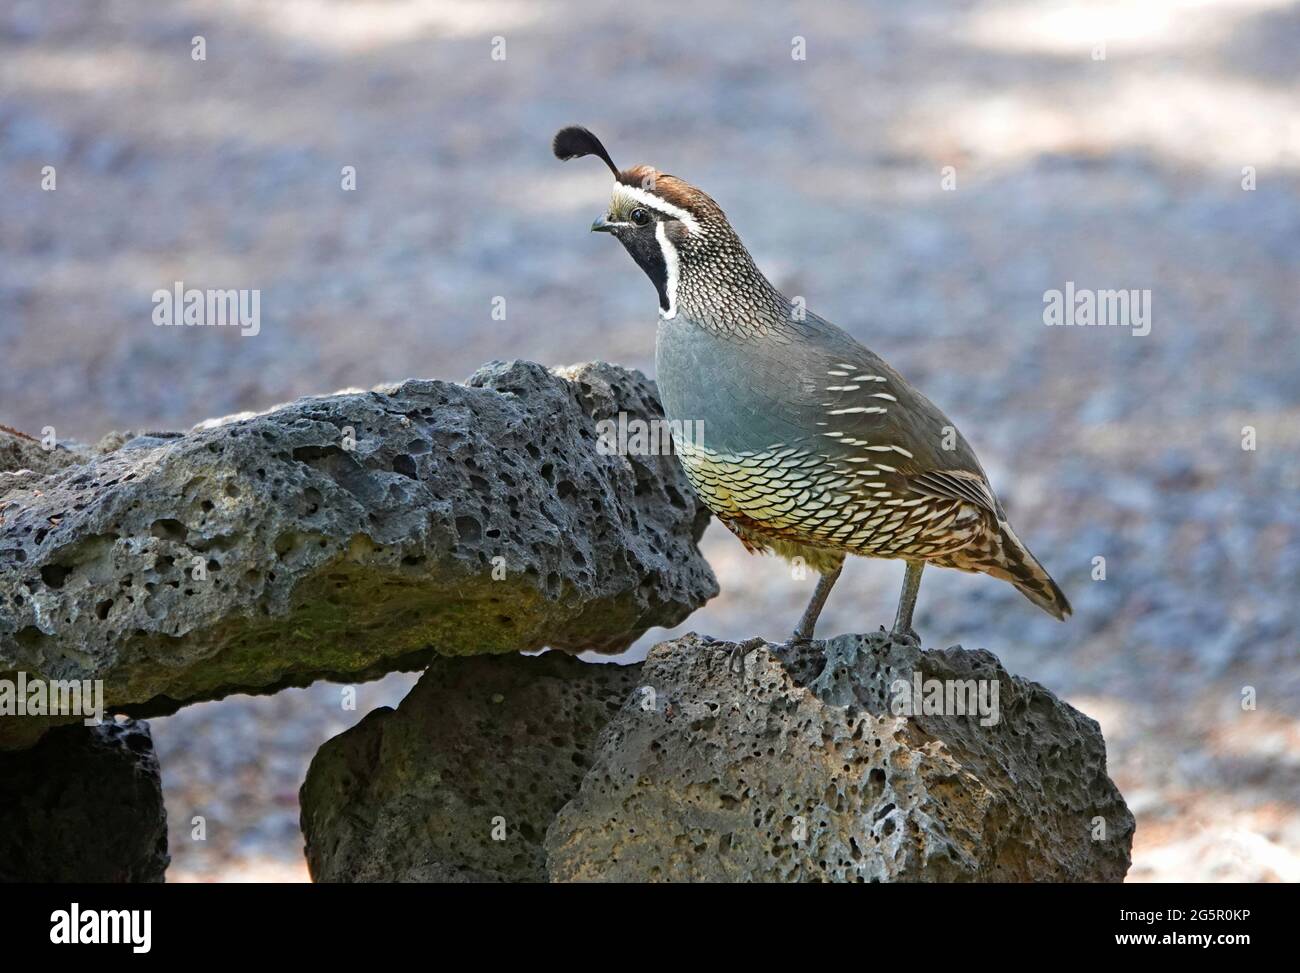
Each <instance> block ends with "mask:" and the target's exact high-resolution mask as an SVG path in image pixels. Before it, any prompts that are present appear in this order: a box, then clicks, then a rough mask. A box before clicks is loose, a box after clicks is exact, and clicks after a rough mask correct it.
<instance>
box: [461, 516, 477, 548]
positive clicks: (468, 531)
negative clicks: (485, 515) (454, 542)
mask: <svg viewBox="0 0 1300 973" xmlns="http://www.w3.org/2000/svg"><path fill="white" fill-rule="evenodd" d="M456 533H457V534H459V535H460V539H461V540H462V541H465V542H467V543H471V544H472V543H474V542H475V541H477V540H478V539H479V538H480V537H482V536H483V527H482V525H481V524H480V523H479V522H478V521H477V520H475V519H474V518H473V517H457V518H456Z"/></svg>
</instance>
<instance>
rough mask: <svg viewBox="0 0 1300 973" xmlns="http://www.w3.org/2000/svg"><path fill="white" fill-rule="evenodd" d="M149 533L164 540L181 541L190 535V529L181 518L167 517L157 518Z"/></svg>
mask: <svg viewBox="0 0 1300 973" xmlns="http://www.w3.org/2000/svg"><path fill="white" fill-rule="evenodd" d="M149 533H151V534H153V536H154V537H157V538H160V539H162V540H167V541H176V542H177V543H180V542H182V541H184V540H185V538H186V537H187V536H188V535H189V530H188V529H187V528H186V526H185V525H184V524H182V523H181V522H180V521H179V520H173V519H171V518H170V517H165V518H163V519H161V520H155V521H154V522H153V524H152V525H151V526H150V527H149Z"/></svg>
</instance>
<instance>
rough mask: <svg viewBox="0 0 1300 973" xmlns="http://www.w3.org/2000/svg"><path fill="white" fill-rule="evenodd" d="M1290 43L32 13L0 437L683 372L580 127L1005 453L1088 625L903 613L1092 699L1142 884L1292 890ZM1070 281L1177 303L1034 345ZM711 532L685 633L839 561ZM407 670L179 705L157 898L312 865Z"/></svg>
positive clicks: (949, 16) (534, 14)
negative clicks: (50, 171) (317, 822)
mask: <svg viewBox="0 0 1300 973" xmlns="http://www.w3.org/2000/svg"><path fill="white" fill-rule="evenodd" d="M195 37H202V38H203V40H204V45H205V48H206V49H205V52H204V53H205V54H206V59H205V60H194V59H193V57H192V52H193V50H194V46H193V39H194V38H195ZM800 38H802V40H803V46H804V51H805V52H806V58H805V59H802V60H799V59H796V58H795V57H793V56H792V54H793V53H796V52H797V49H798V39H800ZM494 39H495V40H494ZM494 51H495V52H497V57H496V58H495V59H494V57H493V52H494ZM1298 52H1300V7H1298V6H1297V5H1295V4H1291V3H1283V2H1278V0H1218V2H1175V0H1122V2H1116V3H1108V2H1050V0H1046V2H1045V0H1022V2H987V3H985V2H957V3H937V2H930V0H913V2H909V3H906V4H898V3H891V2H880V3H862V2H823V3H817V4H815V5H813V4H809V5H806V8H804V7H795V6H794V5H786V4H782V5H780V6H779V7H775V6H774V7H770V8H769V7H766V6H762V5H758V4H755V3H750V2H741V0H721V2H714V3H709V4H700V3H678V2H665V0H660V2H657V3H655V4H652V5H642V6H635V5H628V4H595V3H591V4H583V3H564V2H539V0H528V2H525V0H483V2H478V3H473V4H470V3H455V2H418V0H370V2H361V0H281V2H277V3H258V2H254V0H174V2H166V3H159V2H147V0H132V2H122V0H80V2H74V0H7V2H6V3H5V4H4V5H3V6H0V363H2V365H0V423H4V424H7V425H11V426H14V427H17V428H19V429H22V430H24V431H27V432H29V433H33V434H36V435H39V434H40V432H39V430H41V429H42V428H44V427H46V426H52V427H54V429H55V430H57V435H58V436H59V437H60V438H61V439H75V440H80V441H85V442H94V441H95V440H97V439H98V438H99V437H100V436H101V435H103V434H104V433H106V432H108V431H110V430H114V429H117V430H122V429H134V430H137V431H143V430H157V429H183V428H186V427H188V426H190V425H191V424H193V423H195V422H197V421H199V420H201V419H204V418H206V417H209V416H214V415H222V414H226V413H230V412H234V411H237V410H243V409H261V408H266V407H269V406H271V405H274V404H275V403H277V402H281V401H285V400H288V399H292V398H295V397H297V396H300V395H305V394H310V393H323V392H330V391H333V390H335V389H337V388H341V387H345V386H362V387H369V386H371V385H374V384H377V383H379V382H381V381H386V380H396V379H402V378H405V377H408V376H418V377H433V378H443V379H454V380H459V379H463V378H464V377H465V376H467V375H468V374H469V373H470V372H471V371H472V370H473V369H474V368H475V367H476V366H478V365H479V364H481V363H482V362H485V361H488V360H490V359H494V358H496V359H509V358H526V359H533V360H536V361H540V362H544V363H547V364H553V365H554V364H567V363H571V362H575V361H583V360H589V359H592V358H603V359H607V360H610V361H616V362H620V363H622V364H624V365H628V366H632V367H637V368H641V369H643V370H644V371H646V372H647V374H651V375H653V370H654V330H655V320H656V317H655V307H656V304H655V298H654V294H653V290H652V289H651V287H650V285H649V283H648V282H647V281H646V280H645V278H644V277H643V275H642V274H641V272H640V271H639V270H638V269H637V268H636V267H635V266H634V265H633V264H632V262H631V260H630V259H629V258H628V257H627V255H626V254H625V253H624V252H623V251H622V249H621V248H619V247H618V246H616V245H615V244H613V243H612V242H611V241H610V240H609V239H607V238H604V237H600V236H593V235H592V234H589V233H588V232H587V227H588V226H589V225H590V222H591V220H592V218H593V217H595V216H596V215H598V214H600V213H601V212H603V207H604V205H605V203H606V202H607V200H608V194H609V188H610V185H609V177H608V174H607V173H606V172H605V170H604V168H603V167H602V166H601V165H600V164H599V163H598V162H595V161H593V160H585V161H580V162H573V163H570V164H568V165H560V164H559V163H557V162H556V161H555V160H554V159H553V158H552V157H551V153H550V138H551V135H552V134H553V133H554V131H555V130H556V129H557V128H559V127H560V126H562V125H563V124H566V123H571V122H580V123H583V124H586V125H588V126H590V127H591V128H592V129H593V130H594V131H595V132H596V133H597V134H598V135H599V136H600V137H601V138H602V139H603V140H604V141H605V143H606V145H607V146H608V147H609V149H610V151H611V153H612V155H613V157H614V159H615V161H617V162H618V163H619V164H620V165H621V166H629V165H631V164H633V163H636V162H649V163H652V164H654V165H656V166H658V167H659V168H661V169H663V170H665V171H668V172H672V173H675V174H677V175H680V176H682V177H683V178H685V179H687V180H688V181H691V182H693V183H695V184H697V185H699V186H701V187H703V188H704V189H705V190H706V191H708V192H709V193H710V194H711V195H713V196H714V197H715V198H716V199H717V200H718V201H719V202H720V203H721V205H722V206H723V208H724V209H725V210H726V211H727V213H728V214H729V216H730V217H731V220H732V222H733V224H734V225H735V226H736V228H737V229H738V231H739V232H740V234H741V236H742V237H743V239H744V240H745V241H746V243H747V244H748V245H749V247H750V249H751V251H752V252H753V253H754V255H755V257H756V259H757V260H758V262H759V264H760V266H762V267H763V268H764V269H765V270H766V271H767V273H768V275H769V276H770V277H771V278H772V279H773V281H774V282H775V283H776V284H777V285H778V286H779V287H781V289H782V290H784V291H785V292H786V293H787V294H799V295H803V296H805V297H806V298H807V301H808V305H809V307H811V308H812V309H814V310H816V311H818V312H819V313H821V314H822V315H824V316H826V317H828V318H830V319H831V320H833V321H835V322H837V323H838V324H840V325H841V326H843V327H845V328H847V329H848V330H850V331H851V332H852V333H854V334H855V335H856V336H857V337H858V338H859V339H861V340H862V341H863V342H864V343H866V344H867V345H868V346H869V347H871V348H872V349H873V350H875V351H876V352H877V353H879V354H881V355H882V356H884V357H885V358H886V359H887V360H889V361H890V362H891V363H892V364H893V365H894V366H895V367H897V368H898V369H899V370H900V371H902V372H903V373H904V374H905V375H906V376H908V377H909V378H910V379H911V380H912V381H913V382H914V383H916V384H917V385H919V386H920V387H921V388H922V389H923V390H924V391H925V392H926V393H927V394H928V395H929V396H930V397H931V398H932V399H934V400H935V401H936V402H937V403H938V404H939V405H940V407H941V408H943V409H944V410H945V411H946V412H947V413H948V414H949V415H950V416H951V417H952V419H953V420H954V421H955V422H956V423H957V425H958V426H959V427H960V428H961V429H962V430H963V432H964V433H965V434H966V436H967V438H968V439H969V440H970V441H971V443H972V444H973V445H974V447H975V448H976V450H977V451H978V453H979V455H980V457H981V459H982V460H983V462H984V464H985V467H986V469H987V470H988V472H989V475H990V477H991V479H992V481H993V484H994V486H995V488H996V489H997V490H998V491H999V493H1000V494H1001V497H1002V499H1003V502H1004V504H1005V506H1006V508H1007V510H1008V512H1009V513H1010V515H1011V518H1012V520H1013V521H1014V523H1015V524H1016V528H1017V531H1018V532H1019V534H1020V535H1021V536H1022V537H1023V538H1024V539H1025V540H1026V541H1027V543H1028V544H1029V545H1030V546H1031V547H1032V549H1033V550H1034V551H1035V552H1036V553H1037V554H1038V555H1039V557H1040V558H1041V559H1042V560H1043V561H1044V562H1045V563H1046V565H1047V566H1048V567H1049V568H1050V569H1051V571H1052V573H1053V574H1054V575H1055V576H1056V577H1057V579H1058V580H1059V581H1060V582H1061V584H1062V586H1063V587H1064V588H1065V589H1066V591H1067V592H1068V593H1069V596H1070V598H1071V599H1072V601H1073V603H1074V606H1075V616H1074V618H1073V619H1071V620H1070V622H1069V623H1068V624H1065V625H1061V624H1059V623H1057V622H1055V621H1053V620H1052V619H1050V618H1048V617H1047V616H1045V615H1043V614H1042V613H1040V612H1038V611H1037V610H1036V609H1034V608H1033V607H1032V606H1031V605H1030V604H1029V603H1028V602H1027V601H1025V600H1024V599H1023V598H1021V597H1020V596H1019V595H1018V594H1017V593H1016V592H1015V591H1014V590H1013V589H1011V588H1010V587H1009V586H1007V585H1004V584H1001V583H998V582H995V581H992V580H990V579H988V578H984V577H975V576H966V575H961V574H958V573H956V572H940V571H931V572H927V575H926V579H925V584H924V586H923V587H922V591H921V598H920V603H919V613H918V616H917V620H916V625H917V628H918V630H919V631H920V632H921V633H922V635H923V636H924V638H925V640H926V642H927V643H928V644H931V645H937V646H946V645H950V644H955V643H961V644H963V645H965V646H967V647H969V648H975V647H987V648H989V649H991V650H993V651H994V652H995V653H996V654H997V655H998V656H1000V657H1001V659H1002V661H1003V662H1004V663H1005V664H1006V666H1007V667H1008V668H1009V669H1010V670H1011V671H1013V672H1016V673H1018V674H1020V675H1023V676H1026V677H1028V678H1031V679H1034V680H1037V681H1039V682H1042V683H1043V684H1045V685H1046V686H1048V687H1049V688H1050V689H1052V690H1053V691H1054V692H1056V693H1057V694H1058V695H1060V696H1062V697H1063V698H1065V699H1067V700H1069V701H1070V702H1071V703H1073V704H1074V705H1075V706H1077V707H1079V708H1080V709H1082V710H1083V711H1085V712H1086V713H1088V714H1089V715H1091V716H1092V717H1094V718H1095V719H1097V720H1098V721H1099V722H1100V723H1101V725H1102V728H1103V731H1104V733H1105V736H1106V740H1107V744H1108V749H1109V757H1110V772H1111V775H1112V777H1113V778H1114V779H1115V781H1116V783H1117V784H1118V785H1119V787H1120V789H1121V790H1122V791H1123V793H1124V795H1125V797H1126V799H1127V800H1128V802H1129V805H1130V806H1131V807H1132V809H1133V811H1134V813H1135V814H1136V816H1137V820H1138V830H1137V835H1136V839H1135V844H1134V849H1133V868H1132V870H1131V872H1130V880H1132V881H1143V880H1148V881H1149V880H1185V879H1196V880H1210V881H1216V880H1229V881H1241V880H1246V881H1255V880H1279V879H1281V880H1290V881H1297V880H1300V641H1298V640H1300V584H1298V583H1297V576H1298V575H1300V504H1297V502H1296V498H1297V490H1298V488H1300V53H1298ZM502 54H504V58H502ZM1098 55H1102V56H1098ZM45 166H53V167H54V169H55V172H56V174H57V189H56V190H55V191H52V192H51V191H43V190H42V188H41V180H42V171H43V167H45ZM344 166H353V167H355V171H356V189H355V191H343V190H342V189H341V171H342V168H343V167H344ZM949 166H951V167H953V172H952V175H955V188H953V189H951V190H945V188H944V186H943V173H944V167H949ZM1252 180H1253V181H1252ZM1251 185H1253V188H1247V187H1248V186H1251ZM177 280H183V281H184V282H185V284H186V286H187V287H198V288H259V289H260V290H261V294H262V296H261V314H262V324H261V332H260V334H258V335H257V336H256V337H243V336H241V335H240V334H239V332H238V329H235V328H157V327H155V326H154V325H153V324H152V322H151V319H150V315H151V312H152V304H151V294H152V293H153V292H154V291H155V290H156V289H159V288H170V287H171V286H172V283H173V281H177ZM1067 281H1073V282H1074V283H1075V285H1076V286H1077V287H1079V288H1094V289H1103V288H1123V289H1129V288H1133V289H1139V290H1150V292H1151V304H1152V309H1153V314H1152V327H1151V332H1150V334H1148V335H1146V336H1145V337H1137V336H1135V335H1134V334H1133V333H1132V332H1131V331H1130V330H1129V329H1126V328H1049V327H1046V326H1044V323H1043V317H1042V315H1043V307H1044V294H1045V293H1046V292H1047V291H1049V290H1052V289H1062V288H1064V287H1065V285H1066V282H1067ZM494 297H504V298H505V299H506V302H507V317H506V320H504V321H497V320H493V318H492V314H491V310H492V300H493V298H494ZM1247 426H1249V427H1252V428H1253V429H1254V430H1255V435H1256V442H1257V448H1256V449H1254V450H1245V449H1243V448H1242V442H1243V428H1244V427H1247ZM703 546H704V549H705V553H706V555H707V556H708V558H709V560H710V561H711V562H712V564H713V566H714V569H715V571H716V572H717V574H718V577H719V581H720V583H721V586H722V594H721V596H720V597H719V598H717V599H716V600H715V601H714V602H712V603H710V604H709V605H708V606H706V607H705V608H703V609H702V610H700V611H699V612H697V613H696V614H695V615H694V616H692V617H691V618H690V619H689V621H688V623H687V625H685V626H683V627H682V629H681V631H685V630H696V631H700V632H706V633H709V634H712V635H714V636H717V637H720V638H722V637H743V636H750V635H755V634H761V635H765V636H767V637H769V638H772V639H774V640H775V639H782V638H785V637H786V635H787V634H788V632H789V630H790V628H791V627H792V625H793V623H794V621H795V619H796V618H797V616H798V614H799V612H800V610H801V609H802V606H803V604H804V602H805V600H806V599H807V597H808V594H809V593H810V590H811V585H812V583H813V582H812V579H809V580H807V581H797V580H794V579H792V578H791V577H790V573H789V570H788V568H787V567H786V566H785V565H783V564H782V563H781V562H779V561H775V560H772V559H753V558H750V557H748V555H746V554H745V553H744V552H743V551H742V549H741V548H740V546H739V544H738V543H737V542H736V541H735V540H734V539H733V538H732V537H731V536H730V535H729V534H727V532H726V531H725V530H723V529H722V528H721V527H720V526H719V525H717V524H715V525H713V526H712V527H711V528H710V530H709V533H708V534H707V535H706V537H705V540H704V544H703ZM1098 557H1102V558H1105V565H1106V576H1105V580H1095V579H1094V559H1095V558H1098ZM901 576H902V571H901V565H900V564H896V563H892V562H883V561H862V560H858V561H855V562H854V563H852V564H850V566H849V567H848V568H847V570H846V572H845V577H844V578H843V579H842V580H841V581H840V583H839V585H838V586H837V588H836V591H835V594H834V596H833V597H832V599H831V601H830V604H829V606H828V608H827V610H826V613H825V614H824V615H823V619H822V622H821V625H820V626H819V631H820V632H821V633H822V634H832V633H835V632H842V631H868V630H872V629H874V628H876V627H877V626H879V625H880V624H882V623H888V622H889V621H890V620H891V619H892V615H893V608H894V603H895V599H896V597H897V589H898V585H899V583H900V581H901ZM672 634H675V632H665V631H662V630H660V631H653V632H650V633H647V635H646V636H645V638H643V639H642V640H641V642H640V643H639V644H638V645H637V646H636V647H635V648H634V650H633V651H632V652H631V653H629V655H628V658H640V657H641V656H643V655H644V654H645V651H646V650H647V649H648V647H649V646H650V645H652V644H654V642H656V641H658V640H660V639H662V638H664V637H667V636H669V635H672ZM414 679H415V677H414V676H410V675H393V676H389V677H387V678H386V679H383V680H381V681H379V682H376V683H370V684H367V685H364V686H361V687H359V702H358V708H357V710H356V712H343V711H341V710H340V706H339V689H338V687H337V686H330V685H317V686H315V687H312V688H310V689H306V690H293V691H287V692H284V693H281V694H279V695H277V696H274V697H265V698H249V697H242V696H241V697H233V698H231V699H227V700H225V701H222V702H219V703H209V704H203V705H199V706H194V707H191V708H189V709H186V710H183V711H182V712H180V713H179V714H177V715H176V716H174V717H169V718H166V719H159V720H155V721H153V729H154V738H155V742H156V745H157V747H158V751H159V754H160V757H161V760H162V766H163V781H164V786H165V789H166V798H167V810H168V816H169V819H170V822H171V852H172V857H173V866H172V869H171V871H170V872H169V878H170V880H173V881H184V880H198V881H229V880H240V879H255V880H288V881H300V880H305V879H306V877H307V873H306V869H305V867H304V864H303V860H302V851H301V844H302V841H301V836H300V834H299V831H298V821H297V816H298V811H297V789H298V787H299V785H300V784H301V782H302V779H303V777H304V775H305V772H306V768H307V764H308V762H309V761H310V759H311V757H312V755H313V753H314V752H315V750H316V748H317V747H318V746H319V745H320V744H321V743H322V742H323V741H324V740H325V739H327V738H328V737H330V736H332V735H334V734H335V733H338V732H340V731H341V730H343V729H345V728H346V727H347V726H349V725H351V724H352V723H354V722H356V720H358V719H360V717H361V716H363V715H364V714H365V713H366V712H368V711H369V710H371V709H373V708H374V707H376V706H380V705H395V704H396V703H397V702H398V701H399V700H400V699H401V698H402V696H403V695H404V694H405V692H406V690H407V689H408V688H409V687H410V686H411V685H412V684H413V682H414ZM1246 687H1253V688H1254V690H1255V691H1256V693H1257V705H1256V708H1255V709H1253V710H1251V709H1243V706H1242V697H1243V692H1244V691H1245V690H1246ZM195 815H203V816H204V817H205V818H206V820H207V830H208V835H207V840H206V841H202V842H199V841H193V840H191V835H190V830H191V825H190V821H191V819H192V818H193V817H194V816H195Z"/></svg>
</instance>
